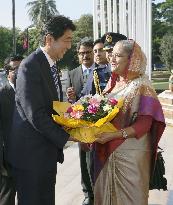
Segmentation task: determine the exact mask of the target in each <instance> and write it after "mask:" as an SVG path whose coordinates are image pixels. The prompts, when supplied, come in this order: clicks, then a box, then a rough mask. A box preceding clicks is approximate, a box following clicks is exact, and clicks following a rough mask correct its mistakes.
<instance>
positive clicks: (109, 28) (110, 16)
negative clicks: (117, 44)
mask: <svg viewBox="0 0 173 205" xmlns="http://www.w3.org/2000/svg"><path fill="white" fill-rule="evenodd" d="M111 1H112V0H107V17H108V31H112V8H111Z"/></svg>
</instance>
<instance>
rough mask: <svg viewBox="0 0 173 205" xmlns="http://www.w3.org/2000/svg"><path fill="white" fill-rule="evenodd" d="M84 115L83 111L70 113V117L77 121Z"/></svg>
mask: <svg viewBox="0 0 173 205" xmlns="http://www.w3.org/2000/svg"><path fill="white" fill-rule="evenodd" d="M82 115H83V112H82V111H72V112H71V113H70V116H71V117H73V118H75V119H80V118H81V117H82Z"/></svg>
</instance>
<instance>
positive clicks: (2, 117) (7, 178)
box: [0, 55, 23, 205]
mask: <svg viewBox="0 0 173 205" xmlns="http://www.w3.org/2000/svg"><path fill="white" fill-rule="evenodd" d="M22 59H23V57H22V56H19V55H16V56H11V57H9V58H7V59H6V60H5V66H4V68H5V70H6V74H7V78H8V80H7V83H6V84H5V85H4V86H3V87H2V88H0V204H1V205H15V193H16V191H15V188H14V182H13V179H12V176H11V174H10V167H9V166H8V163H7V148H8V146H7V141H8V137H9V132H10V130H11V124H12V116H13V110H14V103H15V101H14V96H15V81H16V73H17V68H18V66H19V64H20V62H21V60H22Z"/></svg>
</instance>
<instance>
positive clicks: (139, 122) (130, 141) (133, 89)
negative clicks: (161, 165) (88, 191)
mask: <svg viewBox="0 0 173 205" xmlns="http://www.w3.org/2000/svg"><path fill="white" fill-rule="evenodd" d="M111 66H112V70H113V72H115V73H116V74H118V75H119V76H120V77H119V80H118V81H117V82H116V85H115V87H114V88H113V90H112V91H111V93H110V94H109V95H110V96H111V97H115V98H123V99H124V103H123V107H122V108H121V109H120V112H119V113H118V115H117V116H116V117H115V118H114V120H113V121H112V123H113V124H114V126H115V127H116V128H117V129H118V130H117V131H116V132H114V133H102V134H100V135H98V136H97V137H98V139H97V140H96V143H95V145H94V198H95V202H94V204H95V205H148V194H149V181H150V177H151V174H152V172H153V168H154V162H155V157H156V153H157V147H158V142H159V140H160V137H161V135H162V133H163V131H164V128H165V121H164V116H163V112H162V108H161V105H160V103H159V101H158V98H157V94H156V92H155V90H154V88H153V87H152V85H151V82H150V80H149V79H148V77H147V76H146V75H145V69H146V57H145V55H144V53H143V52H142V50H141V48H140V46H139V45H138V44H137V43H136V42H134V41H133V40H123V41H119V42H117V44H116V45H115V46H114V49H113V54H112V63H111Z"/></svg>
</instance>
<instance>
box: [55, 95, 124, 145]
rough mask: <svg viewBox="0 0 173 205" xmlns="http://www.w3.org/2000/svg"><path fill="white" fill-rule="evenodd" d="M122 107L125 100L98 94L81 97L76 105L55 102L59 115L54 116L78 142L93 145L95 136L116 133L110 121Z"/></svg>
mask: <svg viewBox="0 0 173 205" xmlns="http://www.w3.org/2000/svg"><path fill="white" fill-rule="evenodd" d="M122 105H123V100H116V99H114V98H108V97H104V96H100V95H98V94H96V95H94V96H92V95H86V96H84V97H81V98H80V99H79V100H78V101H77V102H75V103H74V104H70V103H66V102H58V101H54V103H53V108H54V110H55V111H56V112H57V113H58V114H59V115H53V119H54V120H55V122H57V123H58V124H60V125H63V126H65V129H66V131H67V132H68V133H69V134H70V135H71V136H72V137H74V138H75V139H77V140H78V141H81V142H85V143H92V142H94V141H95V140H96V138H95V135H97V134H99V133H102V132H114V131H116V128H115V127H114V126H113V125H112V124H111V123H110V121H111V120H112V119H113V118H114V117H115V116H116V114H117V113H118V112H119V108H121V106H122Z"/></svg>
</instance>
